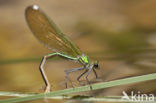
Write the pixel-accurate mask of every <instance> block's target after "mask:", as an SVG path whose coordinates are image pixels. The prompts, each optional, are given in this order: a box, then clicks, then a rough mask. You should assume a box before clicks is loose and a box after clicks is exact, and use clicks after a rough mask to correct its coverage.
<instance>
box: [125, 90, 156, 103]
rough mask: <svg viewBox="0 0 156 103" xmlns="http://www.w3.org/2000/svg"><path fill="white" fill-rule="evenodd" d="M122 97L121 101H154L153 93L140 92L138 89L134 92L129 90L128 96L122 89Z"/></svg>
mask: <svg viewBox="0 0 156 103" xmlns="http://www.w3.org/2000/svg"><path fill="white" fill-rule="evenodd" d="M122 94H123V97H122V100H123V101H132V102H154V99H155V98H154V94H142V93H141V92H140V91H138V92H137V93H134V91H131V94H130V96H128V94H127V93H126V92H125V91H123V92H122Z"/></svg>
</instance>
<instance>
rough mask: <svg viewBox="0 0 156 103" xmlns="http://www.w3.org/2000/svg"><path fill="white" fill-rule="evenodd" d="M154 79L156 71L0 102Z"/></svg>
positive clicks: (6, 102)
mask: <svg viewBox="0 0 156 103" xmlns="http://www.w3.org/2000/svg"><path fill="white" fill-rule="evenodd" d="M154 79H156V73H153V74H147V75H142V76H136V77H130V78H125V79H119V80H114V81H109V82H102V83H96V84H92V85H86V86H81V87H77V88H70V89H64V90H59V91H53V92H50V93H40V94H36V95H33V96H26V97H17V98H11V99H5V100H1V101H0V103H17V102H24V101H30V100H36V99H42V98H47V97H53V96H60V95H67V94H71V93H78V92H85V91H90V90H97V89H104V88H109V87H114V86H120V85H126V84H131V83H138V82H143V81H147V80H154ZM90 86H91V87H92V89H91V88H90Z"/></svg>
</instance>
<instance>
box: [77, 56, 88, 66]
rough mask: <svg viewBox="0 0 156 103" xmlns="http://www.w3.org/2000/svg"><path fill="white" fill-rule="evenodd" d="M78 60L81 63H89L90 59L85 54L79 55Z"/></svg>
mask: <svg viewBox="0 0 156 103" xmlns="http://www.w3.org/2000/svg"><path fill="white" fill-rule="evenodd" d="M78 60H79V62H80V63H81V64H83V65H86V64H90V59H89V58H88V56H86V55H83V56H81V57H80V58H79V59H78Z"/></svg>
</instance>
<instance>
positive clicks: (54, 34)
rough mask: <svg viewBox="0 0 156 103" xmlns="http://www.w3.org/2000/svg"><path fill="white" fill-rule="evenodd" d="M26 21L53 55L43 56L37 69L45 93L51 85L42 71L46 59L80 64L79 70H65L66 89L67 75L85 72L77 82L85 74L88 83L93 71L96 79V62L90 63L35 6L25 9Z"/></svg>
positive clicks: (78, 78)
mask: <svg viewBox="0 0 156 103" xmlns="http://www.w3.org/2000/svg"><path fill="white" fill-rule="evenodd" d="M25 17H26V21H27V23H28V26H29V28H30V29H31V31H32V32H33V34H34V35H35V37H36V38H37V39H38V40H39V41H40V42H41V43H42V44H44V45H45V46H46V47H47V48H49V49H51V50H52V51H53V52H54V53H51V54H48V55H45V56H43V58H42V60H41V63H40V66H39V69H40V72H41V74H42V78H43V80H44V82H45V85H46V89H45V92H50V90H51V85H50V83H49V80H48V78H47V76H46V73H45V71H44V65H45V62H46V60H47V59H49V58H52V57H55V56H59V57H61V58H64V59H67V60H72V61H76V62H78V63H80V64H82V67H80V68H73V69H69V70H65V73H66V87H67V82H68V81H70V79H69V77H68V74H69V73H71V72H75V71H80V70H85V71H84V72H83V73H82V74H80V76H78V77H77V80H78V81H80V78H81V77H82V76H83V75H84V74H86V73H87V74H86V80H87V82H88V83H89V80H88V75H89V74H90V72H91V71H92V70H93V72H94V74H95V76H96V78H97V77H98V76H97V73H96V71H95V69H97V68H98V62H97V61H95V62H91V60H90V59H89V57H88V56H87V55H85V54H84V53H82V52H81V50H80V49H79V48H78V46H77V45H76V44H74V43H73V42H72V41H71V39H70V38H69V37H67V36H66V35H65V34H63V33H62V32H61V31H60V29H59V28H58V27H57V26H56V24H55V23H54V22H53V21H52V20H50V19H49V17H47V15H46V14H45V13H44V12H43V11H42V10H41V9H40V8H39V6H37V5H32V6H29V7H27V8H26V11H25Z"/></svg>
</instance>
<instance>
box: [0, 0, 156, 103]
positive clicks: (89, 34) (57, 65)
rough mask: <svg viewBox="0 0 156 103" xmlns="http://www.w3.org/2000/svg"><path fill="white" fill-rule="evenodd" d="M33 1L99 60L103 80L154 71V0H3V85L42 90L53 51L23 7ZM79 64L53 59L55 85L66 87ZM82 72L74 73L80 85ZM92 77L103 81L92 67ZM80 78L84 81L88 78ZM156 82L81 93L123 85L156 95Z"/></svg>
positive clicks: (105, 92) (109, 92) (0, 88)
mask: <svg viewBox="0 0 156 103" xmlns="http://www.w3.org/2000/svg"><path fill="white" fill-rule="evenodd" d="M32 4H37V5H39V6H40V8H41V9H42V10H43V11H44V12H45V13H46V14H47V15H48V16H49V17H50V18H51V19H52V20H53V21H55V23H56V24H57V25H58V27H59V28H60V29H61V30H62V31H63V32H64V33H65V34H66V35H68V36H69V37H70V38H71V39H72V40H73V41H74V42H75V43H76V44H77V45H78V46H79V48H81V50H82V51H83V52H84V53H86V54H87V55H88V56H89V57H90V58H91V59H92V60H98V61H99V63H100V70H97V73H98V76H99V78H101V79H102V80H103V81H110V80H116V79H121V78H126V77H132V76H138V75H143V74H150V73H155V72H156V12H155V11H156V1H155V0H77V1H73V0H62V1H58V0H46V1H45V0H42V1H41V0H40V1H39V0H36V1H35V0H0V91H14V92H26V93H40V92H43V88H44V86H45V85H44V82H43V80H42V77H41V74H40V72H39V69H38V67H39V64H40V61H41V57H42V56H43V55H45V54H48V53H52V51H50V50H48V49H47V48H45V47H44V46H43V45H42V44H41V43H40V42H38V40H37V39H36V38H35V37H34V36H33V34H32V33H31V31H30V29H29V28H28V26H27V23H26V20H25V16H24V12H25V9H26V7H27V6H29V5H32ZM79 66H80V65H79V64H77V63H73V62H71V61H66V60H62V59H59V58H54V59H52V60H49V61H48V62H47V64H46V72H47V75H48V78H49V80H50V82H51V84H52V90H61V89H64V88H65V84H64V80H65V73H64V70H66V69H70V68H76V67H79ZM81 73H82V71H80V72H76V73H72V74H70V78H72V81H73V83H74V85H75V86H76V87H77V86H80V84H79V83H78V82H77V81H76V77H78V76H79V75H80V74H81ZM89 79H90V81H91V82H92V83H95V82H99V81H97V80H96V79H95V76H94V75H93V73H92V74H91V75H90V76H89ZM81 80H82V81H83V82H84V83H85V78H82V79H81ZM155 85H156V81H155V80H153V81H148V82H142V83H137V84H130V85H124V86H118V87H113V88H107V89H103V90H97V91H92V92H85V93H81V94H82V95H92V96H94V95H95V96H111V95H115V96H116V95H122V91H126V92H127V93H131V91H135V92H136V93H137V92H138V91H140V92H141V93H144V94H145V93H146V94H150V93H152V94H155V95H156V87H155ZM69 87H71V86H70V85H69ZM0 98H4V97H0ZM51 101H53V102H56V101H57V102H64V101H62V100H51ZM42 102H43V100H37V101H33V102H31V103H42Z"/></svg>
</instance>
